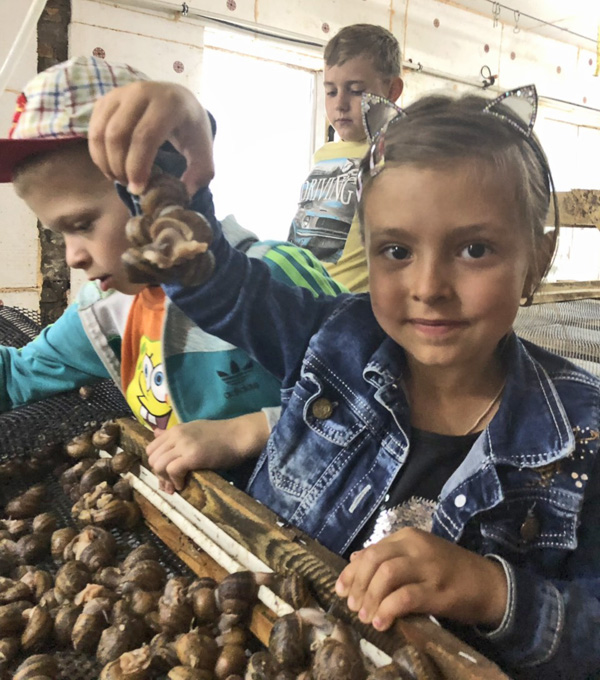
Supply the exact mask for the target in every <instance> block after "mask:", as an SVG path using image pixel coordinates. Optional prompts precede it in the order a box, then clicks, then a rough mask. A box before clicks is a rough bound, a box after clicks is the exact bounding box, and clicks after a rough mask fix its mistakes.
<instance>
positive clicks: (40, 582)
mask: <svg viewBox="0 0 600 680" xmlns="http://www.w3.org/2000/svg"><path fill="white" fill-rule="evenodd" d="M21 581H22V582H23V583H24V584H25V585H26V586H28V588H29V589H30V590H31V592H32V594H33V597H34V599H35V601H36V602H40V600H41V598H42V596H43V595H44V593H46V592H47V591H49V590H50V589H51V588H52V586H53V585H54V579H53V578H52V574H51V573H50V572H48V571H44V570H43V569H36V570H35V571H29V572H27V573H26V574H24V575H23V576H22V577H21Z"/></svg>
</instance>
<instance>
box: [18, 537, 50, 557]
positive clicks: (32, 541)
mask: <svg viewBox="0 0 600 680" xmlns="http://www.w3.org/2000/svg"><path fill="white" fill-rule="evenodd" d="M50 537H51V535H50V534H43V533H37V534H28V535H27V536H21V538H20V539H19V540H18V541H17V552H18V553H19V555H20V557H21V559H22V560H23V561H24V562H26V563H27V564H30V563H35V562H39V561H40V560H41V559H43V558H44V557H45V556H46V555H47V553H48V550H49V548H50Z"/></svg>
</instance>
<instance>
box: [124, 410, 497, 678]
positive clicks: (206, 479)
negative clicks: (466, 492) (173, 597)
mask: <svg viewBox="0 0 600 680" xmlns="http://www.w3.org/2000/svg"><path fill="white" fill-rule="evenodd" d="M119 424H120V426H121V447H122V448H124V449H125V450H129V451H132V452H134V453H136V454H137V455H139V456H140V457H141V458H142V460H143V461H144V462H146V463H147V460H146V455H145V449H146V446H147V445H148V443H149V442H150V441H151V434H150V433H149V432H148V430H146V429H145V428H144V427H143V426H142V425H140V424H139V423H137V422H135V421H132V420H127V419H122V420H120V421H119ZM181 495H182V496H183V497H184V498H185V499H186V500H187V501H188V502H189V503H190V504H192V505H193V506H194V507H196V508H197V509H198V510H201V511H202V513H203V514H204V515H206V517H208V518H209V519H210V520H211V521H212V522H214V523H215V524H216V525H218V526H219V527H220V528H221V529H222V530H223V531H224V532H226V533H227V534H228V535H229V536H231V537H232V538H234V539H235V540H236V541H237V542H238V543H240V544H241V545H242V546H244V547H246V548H247V549H249V550H251V552H252V553H253V554H254V555H256V556H257V557H258V558H259V559H261V560H262V561H263V562H265V563H266V564H268V565H269V566H270V567H271V568H272V569H273V570H274V571H277V572H280V573H289V572H291V571H294V572H297V573H299V574H300V575H302V576H303V577H304V578H305V579H306V581H307V582H308V584H309V586H310V587H311V589H312V590H313V592H314V594H315V595H316V597H317V600H318V601H319V602H320V604H321V606H322V607H323V608H324V609H325V610H326V611H330V612H331V613H332V614H333V615H334V616H337V617H338V618H340V619H342V620H345V621H347V622H349V623H350V624H351V625H352V626H353V627H354V629H355V630H356V631H357V632H358V633H359V634H360V635H361V636H362V637H364V638H365V639H366V640H369V642H371V643H372V644H374V645H376V646H377V647H378V648H379V649H381V650H383V651H384V652H386V653H387V654H389V655H392V654H393V653H394V652H397V651H399V650H401V652H402V653H403V654H404V655H405V657H406V658H407V660H409V662H410V664H411V665H412V667H413V668H414V669H415V671H416V673H417V679H418V680H434V679H436V678H440V677H445V678H453V679H454V680H476V679H477V680H506V675H504V674H503V673H502V672H501V671H500V669H499V668H498V667H497V666H496V665H495V664H493V663H492V662H490V661H489V660H487V659H486V658H485V657H483V656H482V655H481V654H479V653H478V652H476V651H474V650H473V649H471V648H470V647H469V646H468V645H466V644H465V643H464V642H462V641H461V640H459V639H458V638H456V637H455V636H453V635H452V634H451V633H449V632H448V631H446V630H445V629H443V628H442V627H440V626H439V625H438V624H436V623H435V622H434V621H433V620H431V619H430V618H428V617H424V616H415V617H407V618H404V619H401V620H399V621H397V622H396V625H395V626H394V628H393V629H392V630H390V631H388V632H386V633H380V632H378V631H376V630H375V629H374V628H373V627H372V626H366V625H365V624H363V623H362V622H360V621H359V620H358V618H357V617H356V615H355V614H354V613H353V612H350V610H349V609H348V608H347V607H346V604H345V602H344V601H342V600H340V598H338V597H337V596H336V595H335V592H334V584H335V581H336V579H337V576H338V574H339V572H340V571H341V569H342V568H343V567H344V566H345V564H346V561H345V560H343V559H342V558H341V557H339V556H338V555H335V554H333V553H331V552H330V551H329V550H327V549H326V548H324V547H323V546H322V545H321V544H319V543H318V542H317V541H315V540H313V539H311V538H310V537H309V536H307V535H306V534H304V533H303V532H302V531H300V530H299V529H296V528H295V527H292V526H288V525H286V524H285V523H283V522H281V521H280V520H279V518H278V517H277V515H275V514H274V513H273V512H271V511H270V510H269V509H268V508H266V507H265V506H264V505H261V504H260V503H257V502H256V501H255V500H254V499H252V498H250V497H249V496H248V495H247V494H245V493H243V492H242V491H240V490H239V489H236V488H235V487H233V486H232V485H231V484H229V483H227V482H226V481H225V480H224V479H223V478H221V477H220V476H219V475H217V474H215V473H214V472H209V471H207V472H200V473H194V474H193V475H191V476H190V479H189V481H188V484H187V486H186V488H185V489H184V490H183V492H182V494H181ZM157 512H158V511H157ZM159 514H160V513H159ZM154 524H155V525H156V526H157V533H158V535H159V536H160V537H161V538H162V535H161V534H162V531H165V532H166V535H167V537H168V540H171V541H172V548H173V549H174V550H176V551H178V546H180V545H181V546H182V548H183V552H182V554H181V557H182V559H184V561H186V562H187V559H189V560H190V562H193V561H194V559H195V557H194V554H193V553H191V554H190V553H189V551H188V548H184V547H183V545H184V544H181V543H178V542H177V541H178V540H179V539H173V538H172V536H173V530H172V529H171V528H169V529H168V531H167V530H166V529H165V527H164V525H163V523H161V522H159V521H158V519H156V520H155V522H154ZM177 554H179V552H177ZM204 559H205V558H202V560H204ZM190 562H187V563H188V564H189V563H190ZM192 568H194V567H192ZM267 611H268V610H267ZM264 618H268V615H267V614H266V613H265V614H264V616H263V619H264ZM258 625H259V624H258V623H257V626H258ZM260 626H264V628H265V630H267V629H269V625H268V622H267V623H265V621H264V620H261V622H260ZM263 635H264V633H263ZM441 669H443V673H440V670H441Z"/></svg>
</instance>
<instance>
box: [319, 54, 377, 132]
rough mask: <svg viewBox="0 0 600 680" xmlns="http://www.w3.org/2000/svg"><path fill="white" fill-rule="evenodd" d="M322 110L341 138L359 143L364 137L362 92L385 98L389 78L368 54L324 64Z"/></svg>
mask: <svg viewBox="0 0 600 680" xmlns="http://www.w3.org/2000/svg"><path fill="white" fill-rule="evenodd" d="M323 85H324V87H325V111H326V113H327V118H328V119H329V122H330V123H331V124H332V125H333V127H334V128H335V131H336V132H337V133H338V135H339V136H340V138H341V139H343V140H344V141H346V142H360V141H362V140H363V139H365V138H366V134H365V130H364V127H363V123H362V113H361V96H362V94H363V92H369V93H371V94H377V95H380V96H381V97H389V94H390V81H389V80H385V79H384V78H383V76H382V75H381V74H380V73H378V71H377V70H376V69H375V67H374V65H373V60H372V59H371V57H368V56H365V55H359V56H358V57H354V58H353V59H348V61H346V62H344V63H343V64H341V65H339V66H328V65H327V64H325V70H324V82H323Z"/></svg>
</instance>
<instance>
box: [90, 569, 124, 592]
mask: <svg viewBox="0 0 600 680" xmlns="http://www.w3.org/2000/svg"><path fill="white" fill-rule="evenodd" d="M122 576H123V573H122V572H121V570H120V569H119V568H118V567H103V568H102V569H100V570H98V571H97V572H96V574H95V575H94V583H99V584H100V585H102V586H106V587H107V588H110V589H111V590H116V589H117V587H118V585H119V583H120V582H121V577H122Z"/></svg>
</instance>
